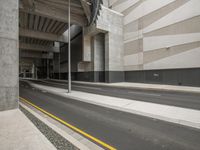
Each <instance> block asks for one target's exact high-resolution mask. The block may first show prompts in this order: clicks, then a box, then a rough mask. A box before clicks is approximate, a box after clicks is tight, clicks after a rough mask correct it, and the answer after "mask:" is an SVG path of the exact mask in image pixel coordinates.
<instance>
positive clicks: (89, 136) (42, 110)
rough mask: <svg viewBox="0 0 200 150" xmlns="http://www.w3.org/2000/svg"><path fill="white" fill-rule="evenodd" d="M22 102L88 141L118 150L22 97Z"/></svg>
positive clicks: (111, 149)
mask: <svg viewBox="0 0 200 150" xmlns="http://www.w3.org/2000/svg"><path fill="white" fill-rule="evenodd" d="M20 100H21V101H23V102H25V103H27V104H29V105H31V106H33V107H34V108H36V109H37V110H39V111H41V112H43V113H44V114H46V115H48V116H49V117H51V118H53V119H55V120H57V121H59V122H60V123H62V124H64V125H66V126H67V127H69V128H71V129H73V130H74V131H76V132H78V133H80V134H82V135H83V136H85V137H87V138H88V139H91V140H92V141H94V142H96V143H98V144H100V145H101V146H103V147H105V148H107V149H109V150H117V149H116V148H114V147H112V146H110V145H108V144H106V143H105V142H103V141H101V140H99V139H97V138H95V137H93V136H91V135H89V134H88V133H86V132H84V131H82V130H80V129H79V128H77V127H75V126H73V125H71V124H69V123H67V122H66V121H64V120H62V119H60V118H58V117H56V116H54V115H53V114H51V113H49V112H47V111H45V110H44V109H42V108H40V107H38V106H36V105H34V104H33V103H31V102H30V101H29V100H27V99H25V98H22V97H20Z"/></svg>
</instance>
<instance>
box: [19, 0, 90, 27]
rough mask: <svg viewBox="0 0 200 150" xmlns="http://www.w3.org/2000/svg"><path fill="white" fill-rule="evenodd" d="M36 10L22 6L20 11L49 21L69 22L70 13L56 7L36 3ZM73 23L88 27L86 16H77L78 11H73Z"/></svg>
mask: <svg viewBox="0 0 200 150" xmlns="http://www.w3.org/2000/svg"><path fill="white" fill-rule="evenodd" d="M34 4H35V6H34V9H29V8H26V7H23V6H22V5H20V8H19V9H20V11H21V12H26V13H30V14H34V15H39V16H43V17H46V18H49V19H53V20H57V21H60V22H64V23H67V22H68V18H67V16H68V11H67V10H63V9H58V8H55V7H48V6H47V5H45V4H42V3H38V2H35V3H34ZM71 23H72V24H77V25H80V26H85V25H87V19H86V17H85V15H84V14H83V15H81V14H77V13H76V11H71Z"/></svg>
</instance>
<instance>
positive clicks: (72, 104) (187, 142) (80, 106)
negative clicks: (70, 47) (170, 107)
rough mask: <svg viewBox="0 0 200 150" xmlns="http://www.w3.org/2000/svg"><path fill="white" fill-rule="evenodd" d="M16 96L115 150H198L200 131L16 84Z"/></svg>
mask: <svg viewBox="0 0 200 150" xmlns="http://www.w3.org/2000/svg"><path fill="white" fill-rule="evenodd" d="M20 96H21V97H23V98H25V99H28V100H29V101H30V102H31V103H33V104H35V105H37V106H39V107H41V108H42V109H44V110H46V111H48V112H50V113H52V114H54V115H55V116H57V117H59V118H61V119H62V120H64V121H67V122H68V123H70V124H72V125H74V126H75V127H78V128H79V129H81V130H83V131H84V132H86V133H88V134H90V135H92V136H94V137H96V138H98V139H100V140H101V141H103V142H105V143H107V144H109V145H111V146H113V147H115V148H117V149H119V150H199V148H200V130H198V129H194V128H190V127H186V126H181V125H177V124H173V123H168V122H165V121H160V120H156V119H152V118H148V117H144V116H139V115H134V114H129V113H125V112H121V111H116V110H113V109H108V108H104V107H101V106H96V105H93V104H88V103H84V102H81V101H76V100H72V99H69V98H64V97H61V96H58V95H54V94H52V93H49V92H44V91H41V90H39V89H35V88H33V87H31V86H30V85H29V84H28V83H26V82H23V81H20Z"/></svg>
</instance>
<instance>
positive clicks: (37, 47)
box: [19, 42, 60, 53]
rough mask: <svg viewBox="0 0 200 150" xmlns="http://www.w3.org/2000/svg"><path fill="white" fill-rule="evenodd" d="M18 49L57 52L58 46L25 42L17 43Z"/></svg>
mask: <svg viewBox="0 0 200 150" xmlns="http://www.w3.org/2000/svg"><path fill="white" fill-rule="evenodd" d="M19 49H22V50H31V51H43V52H55V53H58V52H59V51H60V49H59V47H52V46H51V47H50V46H42V45H37V44H27V43H22V42H20V43H19Z"/></svg>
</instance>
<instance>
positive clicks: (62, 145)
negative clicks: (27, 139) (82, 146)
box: [20, 106, 79, 150]
mask: <svg viewBox="0 0 200 150" xmlns="http://www.w3.org/2000/svg"><path fill="white" fill-rule="evenodd" d="M20 110H21V111H22V112H23V113H24V114H25V115H26V116H27V117H28V118H29V119H30V120H31V122H32V123H33V124H34V125H35V126H36V127H37V128H38V129H39V130H40V132H42V133H43V134H44V135H45V137H46V138H47V139H48V140H49V141H50V142H51V143H52V144H53V145H54V146H55V147H56V148H57V149H58V150H79V149H78V148H77V147H75V146H74V145H72V144H71V143H70V142H69V141H67V140H66V139H65V138H64V137H62V136H61V135H60V134H58V133H57V132H55V131H54V130H53V129H51V128H50V127H49V126H47V125H46V124H45V123H43V122H42V121H41V120H39V119H38V118H36V117H35V116H34V115H33V114H31V113H30V112H28V111H27V110H26V109H24V108H23V107H21V106H20Z"/></svg>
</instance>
